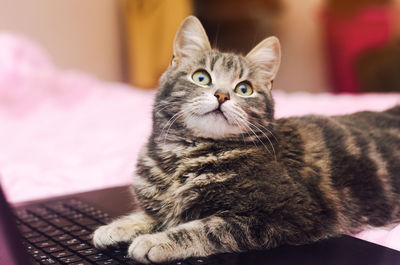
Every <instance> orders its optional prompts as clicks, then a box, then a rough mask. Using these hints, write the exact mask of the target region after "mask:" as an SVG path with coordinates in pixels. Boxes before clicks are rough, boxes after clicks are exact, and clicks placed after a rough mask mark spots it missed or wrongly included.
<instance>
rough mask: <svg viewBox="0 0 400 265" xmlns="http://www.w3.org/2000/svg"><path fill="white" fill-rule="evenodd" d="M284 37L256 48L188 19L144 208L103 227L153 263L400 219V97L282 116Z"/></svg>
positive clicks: (165, 79)
mask: <svg viewBox="0 0 400 265" xmlns="http://www.w3.org/2000/svg"><path fill="white" fill-rule="evenodd" d="M279 63H280V45H279V41H278V39H277V38H275V37H270V38H267V39H265V40H264V41H262V42H261V43H259V44H258V45H257V46H256V47H255V48H254V49H253V50H252V51H250V53H248V54H247V55H246V56H241V55H237V54H232V53H225V52H220V51H217V50H214V49H211V47H210V43H209V41H208V38H207V35H206V34H205V31H204V29H203V27H202V25H201V23H200V22H199V21H198V19H197V18H195V17H188V18H186V19H185V20H184V22H183V24H182V25H181V27H180V29H179V30H178V32H177V35H176V37H175V41H174V57H173V59H172V62H171V65H170V67H169V68H168V69H167V71H166V72H165V73H164V75H163V76H162V77H161V79H160V87H159V91H158V94H157V96H156V100H155V107H154V112H153V131H152V134H151V137H150V139H149V140H148V142H147V144H146V145H145V146H144V147H143V149H142V151H141V154H140V157H139V160H138V163H137V171H136V174H135V176H134V179H133V189H134V191H135V194H136V197H137V199H138V201H139V203H140V205H141V208H142V211H140V212H134V213H132V214H131V215H128V216H124V217H122V218H120V219H117V220H115V221H113V222H112V223H110V224H108V225H105V226H102V227H100V228H98V229H97V230H96V231H95V233H94V238H93V241H94V244H95V246H96V247H98V248H106V247H109V246H116V245H118V243H120V242H125V243H129V244H130V246H129V249H128V254H129V255H130V256H131V257H132V258H133V259H135V260H137V261H139V262H142V263H150V262H155V263H158V262H165V261H171V260H177V259H184V258H188V257H192V256H197V257H203V256H208V255H211V254H215V253H222V252H242V251H247V250H252V249H265V248H273V247H276V246H279V245H282V244H292V245H297V244H304V243H309V242H313V241H316V240H320V239H323V238H328V237H332V236H337V235H339V234H343V233H354V232H356V231H360V230H361V229H364V228H366V227H370V226H384V225H387V224H389V223H391V222H395V221H396V220H399V217H400V208H399V206H400V203H399V202H400V106H396V107H394V108H392V109H389V110H387V111H384V112H359V113H355V114H351V115H345V116H333V117H323V116H314V115H310V116H303V117H292V118H284V119H276V120H275V119H274V102H273V99H272V97H271V85H272V80H273V79H274V78H275V76H276V73H277V70H278V67H279Z"/></svg>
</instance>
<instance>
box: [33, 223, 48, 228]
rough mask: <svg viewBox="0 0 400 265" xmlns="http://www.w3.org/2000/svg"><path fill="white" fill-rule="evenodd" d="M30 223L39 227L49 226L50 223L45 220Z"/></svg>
mask: <svg viewBox="0 0 400 265" xmlns="http://www.w3.org/2000/svg"><path fill="white" fill-rule="evenodd" d="M29 225H30V226H32V227H34V228H38V227H43V226H48V225H49V224H48V223H46V222H45V221H38V222H34V223H29Z"/></svg>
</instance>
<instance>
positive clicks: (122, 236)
mask: <svg viewBox="0 0 400 265" xmlns="http://www.w3.org/2000/svg"><path fill="white" fill-rule="evenodd" d="M152 224H153V222H152V219H151V218H149V217H148V216H147V215H145V214H143V213H141V212H139V213H134V214H132V215H130V216H125V217H122V218H120V219H117V220H115V221H113V222H112V223H110V224H108V225H103V226H100V227H99V228H97V230H96V231H95V232H94V234H93V243H94V245H95V247H96V248H101V249H104V248H108V247H115V246H117V245H118V244H119V243H130V242H132V240H133V239H134V238H135V237H136V236H137V235H139V234H141V233H147V232H149V230H151V228H152Z"/></svg>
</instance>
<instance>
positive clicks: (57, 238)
mask: <svg viewBox="0 0 400 265" xmlns="http://www.w3.org/2000/svg"><path fill="white" fill-rule="evenodd" d="M53 239H54V240H55V241H65V240H69V239H72V236H71V235H68V234H61V235H58V236H55V237H53Z"/></svg>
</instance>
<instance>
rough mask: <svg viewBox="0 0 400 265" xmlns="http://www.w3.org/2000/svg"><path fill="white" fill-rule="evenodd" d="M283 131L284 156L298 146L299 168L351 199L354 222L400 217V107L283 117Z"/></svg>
mask: <svg viewBox="0 0 400 265" xmlns="http://www.w3.org/2000/svg"><path fill="white" fill-rule="evenodd" d="M277 135H279V141H280V144H281V145H282V146H281V150H282V151H281V152H282V154H281V156H282V161H286V160H287V161H291V160H290V159H287V157H289V158H290V156H288V155H287V154H286V153H289V154H290V150H293V149H295V150H296V151H295V153H296V154H297V156H296V157H297V160H299V162H298V165H300V166H298V169H297V171H296V172H298V173H299V174H300V175H301V176H302V177H303V178H304V179H307V178H310V179H311V178H312V177H314V180H313V184H315V183H318V185H319V187H320V188H321V189H323V190H325V194H334V195H335V196H333V197H336V198H333V199H336V200H340V201H342V202H346V203H342V204H341V206H340V207H342V208H343V209H342V211H341V212H343V213H344V214H345V215H347V216H353V217H354V218H353V219H352V220H351V221H349V222H353V224H352V225H351V226H353V227H357V226H359V225H360V223H361V225H362V224H365V225H367V224H368V225H378V226H379V225H385V224H386V223H387V222H389V221H390V220H393V219H394V218H396V215H397V216H398V209H397V210H396V208H398V207H397V206H396V205H397V202H398V200H399V196H400V163H399V162H400V106H396V107H394V108H391V109H388V110H386V111H383V112H370V111H364V112H358V113H354V114H350V115H342V116H330V117H326V116H317V115H307V116H302V117H292V118H285V119H279V120H277ZM287 150H289V151H287ZM292 152H293V151H292ZM286 163H287V165H288V167H291V164H290V162H286ZM347 225H348V224H347Z"/></svg>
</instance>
